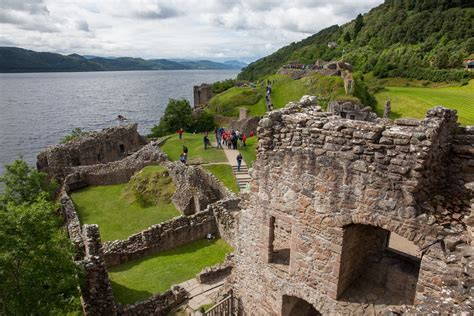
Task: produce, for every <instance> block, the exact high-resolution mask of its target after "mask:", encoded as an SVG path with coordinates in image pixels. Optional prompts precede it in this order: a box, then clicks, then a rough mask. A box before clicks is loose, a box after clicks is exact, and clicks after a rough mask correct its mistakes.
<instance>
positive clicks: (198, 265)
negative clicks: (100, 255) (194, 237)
mask: <svg viewBox="0 0 474 316" xmlns="http://www.w3.org/2000/svg"><path fill="white" fill-rule="evenodd" d="M230 252H232V248H231V247H230V246H229V245H228V244H227V243H226V242H225V241H224V240H222V239H217V240H214V241H207V240H198V241H195V242H192V243H189V244H186V245H183V246H180V247H177V248H175V249H171V250H167V251H163V252H160V253H158V254H154V255H150V256H146V257H144V258H142V259H138V260H134V261H130V262H127V263H125V264H122V265H120V266H116V267H113V268H111V269H110V270H109V277H110V279H111V282H112V289H113V291H114V296H115V297H116V298H117V300H118V301H119V302H120V303H122V304H130V303H133V302H136V301H140V300H143V299H146V298H148V297H150V296H152V295H153V294H154V293H160V292H164V291H166V290H168V289H169V288H170V286H171V285H173V284H178V283H181V282H184V281H186V280H189V279H192V278H194V277H195V276H196V274H197V273H198V272H199V271H201V270H202V269H203V268H205V267H208V266H212V265H215V264H217V263H219V262H222V261H223V260H224V257H225V255H226V254H227V253H230Z"/></svg>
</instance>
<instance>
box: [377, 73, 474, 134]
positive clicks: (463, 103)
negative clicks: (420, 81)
mask: <svg viewBox="0 0 474 316" xmlns="http://www.w3.org/2000/svg"><path fill="white" fill-rule="evenodd" d="M375 97H376V99H377V103H378V104H377V107H376V112H377V114H379V115H382V114H383V108H384V104H385V101H386V100H387V99H390V100H391V102H392V104H391V107H392V111H391V118H393V119H395V118H399V117H413V118H424V117H425V115H426V111H427V110H428V109H430V108H432V107H434V106H436V105H443V106H445V107H447V108H451V109H456V110H457V111H458V117H459V122H460V123H461V124H463V125H474V80H471V81H470V82H469V84H468V85H466V86H463V87H445V88H420V87H386V88H385V90H383V91H381V92H379V93H377V94H376V95H375Z"/></svg>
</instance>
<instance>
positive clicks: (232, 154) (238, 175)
mask: <svg viewBox="0 0 474 316" xmlns="http://www.w3.org/2000/svg"><path fill="white" fill-rule="evenodd" d="M224 153H225V156H226V157H227V160H228V161H229V164H230V165H231V166H232V171H233V172H234V176H235V179H236V180H237V185H238V187H239V189H240V191H243V190H245V187H246V186H247V183H249V182H250V180H252V178H250V175H249V169H248V168H247V165H246V164H245V161H244V160H242V165H241V166H240V171H237V155H238V154H239V151H238V150H235V149H227V148H225V146H224Z"/></svg>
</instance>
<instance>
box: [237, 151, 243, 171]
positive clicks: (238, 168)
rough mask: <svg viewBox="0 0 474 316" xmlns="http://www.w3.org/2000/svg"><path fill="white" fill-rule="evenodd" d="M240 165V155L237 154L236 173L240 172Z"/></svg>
mask: <svg viewBox="0 0 474 316" xmlns="http://www.w3.org/2000/svg"><path fill="white" fill-rule="evenodd" d="M241 165H242V155H241V154H240V153H239V154H238V155H237V171H240V166H241Z"/></svg>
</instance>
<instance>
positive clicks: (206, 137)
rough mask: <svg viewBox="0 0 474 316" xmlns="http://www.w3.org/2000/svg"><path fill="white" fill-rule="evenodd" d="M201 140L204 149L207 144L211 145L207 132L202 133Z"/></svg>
mask: <svg viewBox="0 0 474 316" xmlns="http://www.w3.org/2000/svg"><path fill="white" fill-rule="evenodd" d="M203 141H204V149H207V146H209V147H211V142H210V141H209V136H208V135H207V133H206V134H205V135H204V138H203Z"/></svg>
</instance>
